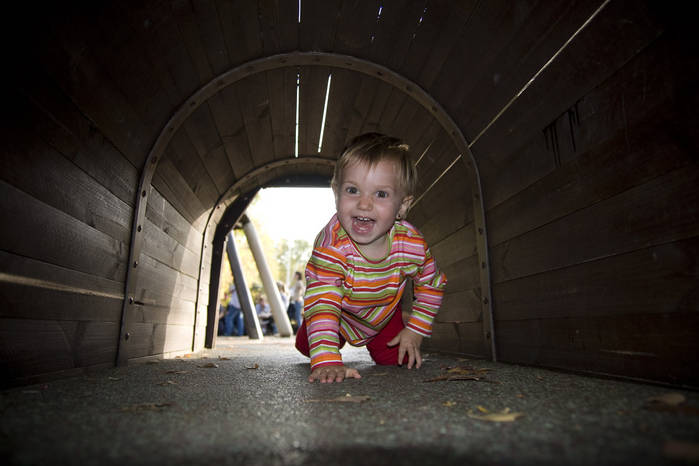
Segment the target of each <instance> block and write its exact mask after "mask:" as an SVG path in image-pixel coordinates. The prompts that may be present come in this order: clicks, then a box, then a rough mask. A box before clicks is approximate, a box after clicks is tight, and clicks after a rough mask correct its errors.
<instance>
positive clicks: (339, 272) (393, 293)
mask: <svg viewBox="0 0 699 466" xmlns="http://www.w3.org/2000/svg"><path fill="white" fill-rule="evenodd" d="M389 235H390V236H389V242H390V250H389V253H388V254H387V255H386V257H385V258H383V259H380V260H376V261H374V260H370V259H367V258H366V257H364V256H363V255H362V254H361V252H359V249H358V248H357V247H356V245H355V244H354V243H353V242H352V240H351V239H350V237H349V236H348V235H347V233H346V232H345V230H344V229H343V228H342V226H341V225H340V222H339V221H338V220H337V216H333V218H332V219H331V220H330V222H329V223H328V224H327V225H326V226H325V228H323V230H322V231H321V232H320V233H319V234H318V237H317V238H316V241H315V244H314V248H313V253H312V255H311V259H310V260H309V262H308V265H307V266H306V282H307V283H306V294H305V298H304V320H305V321H306V325H307V329H308V343H309V347H310V356H311V370H313V369H315V368H316V367H320V366H323V365H330V364H342V357H341V356H340V351H339V347H340V335H342V336H343V337H344V338H345V340H347V341H348V342H349V343H350V344H351V345H354V346H361V345H365V344H367V343H368V342H369V341H370V340H371V339H372V338H373V337H374V336H375V335H376V334H377V333H379V331H381V329H382V328H383V327H384V326H385V325H386V324H387V323H388V321H389V320H390V319H391V317H392V316H393V313H394V312H395V310H396V308H397V306H398V304H399V302H400V299H401V296H402V294H403V290H404V288H405V284H406V279H407V278H408V277H410V278H412V279H413V283H414V290H413V293H414V298H415V301H414V303H413V309H412V314H411V316H410V319H409V320H408V322H407V324H406V327H407V328H409V329H410V330H412V331H414V332H416V333H418V334H420V335H423V336H425V337H429V336H430V335H431V334H432V321H433V320H434V317H435V315H436V314H437V311H438V310H439V307H440V305H441V303H442V295H443V294H444V288H445V286H446V277H445V276H444V274H443V273H441V272H440V271H439V270H438V269H437V264H436V263H435V261H434V259H433V258H432V255H431V254H430V251H429V249H428V247H427V244H426V243H425V240H424V238H423V237H422V235H421V234H420V232H418V231H417V229H416V228H415V227H414V226H412V225H411V224H409V223H408V222H406V221H398V222H395V223H394V225H393V228H392V229H391V231H390V232H389Z"/></svg>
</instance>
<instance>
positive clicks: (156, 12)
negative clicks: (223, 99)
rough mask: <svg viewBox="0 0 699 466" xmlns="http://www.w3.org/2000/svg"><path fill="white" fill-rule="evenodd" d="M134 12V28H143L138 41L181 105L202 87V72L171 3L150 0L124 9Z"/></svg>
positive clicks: (165, 84)
mask: <svg viewBox="0 0 699 466" xmlns="http://www.w3.org/2000/svg"><path fill="white" fill-rule="evenodd" d="M122 10H124V11H125V13H126V14H130V15H131V18H132V19H131V21H132V23H133V24H134V27H133V28H134V30H143V31H144V32H143V36H142V37H141V38H140V40H138V39H137V43H138V44H140V47H141V48H143V49H144V51H145V53H146V54H147V57H148V61H149V62H150V63H151V70H152V71H151V72H152V73H154V74H156V75H157V76H159V78H160V81H161V83H162V86H163V88H165V89H170V93H171V94H172V99H173V102H172V103H173V105H179V104H180V103H181V102H183V101H184V100H185V98H186V97H188V96H190V95H192V94H193V93H194V91H196V90H197V89H198V88H199V86H200V80H199V75H198V73H197V70H196V68H195V66H194V64H193V63H192V59H191V57H190V55H189V53H188V51H187V48H186V47H185V45H184V43H183V40H182V35H181V34H180V31H179V28H178V25H177V22H176V21H175V20H174V19H173V13H172V6H171V5H170V4H169V3H165V2H163V3H158V2H149V3H148V4H147V5H142V6H141V5H131V6H130V7H129V8H122Z"/></svg>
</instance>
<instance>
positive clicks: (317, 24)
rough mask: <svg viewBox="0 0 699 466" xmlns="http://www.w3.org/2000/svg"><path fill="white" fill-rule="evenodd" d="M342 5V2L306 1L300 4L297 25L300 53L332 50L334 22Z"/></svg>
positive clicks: (327, 0) (331, 0) (332, 0)
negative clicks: (299, 18) (299, 20)
mask: <svg viewBox="0 0 699 466" xmlns="http://www.w3.org/2000/svg"><path fill="white" fill-rule="evenodd" d="M295 3H296V2H295ZM342 3H343V2H342V0H306V1H305V2H303V3H302V6H301V24H299V49H300V50H301V51H303V52H307V51H327V50H333V48H334V47H333V44H334V42H335V28H336V27H337V24H336V22H337V20H338V12H339V11H340V6H341V5H342Z"/></svg>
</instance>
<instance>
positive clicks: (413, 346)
mask: <svg viewBox="0 0 699 466" xmlns="http://www.w3.org/2000/svg"><path fill="white" fill-rule="evenodd" d="M421 344H422V335H418V334H417V333H415V332H413V331H411V330H408V329H407V328H404V329H403V330H401V331H400V332H399V333H398V335H396V336H395V337H393V340H391V341H389V342H388V343H387V345H388V346H396V345H400V346H398V365H399V366H400V365H402V364H403V358H404V357H405V354H406V353H407V354H408V369H411V368H412V367H413V363H415V369H419V368H420V366H421V365H422V356H420V345H421Z"/></svg>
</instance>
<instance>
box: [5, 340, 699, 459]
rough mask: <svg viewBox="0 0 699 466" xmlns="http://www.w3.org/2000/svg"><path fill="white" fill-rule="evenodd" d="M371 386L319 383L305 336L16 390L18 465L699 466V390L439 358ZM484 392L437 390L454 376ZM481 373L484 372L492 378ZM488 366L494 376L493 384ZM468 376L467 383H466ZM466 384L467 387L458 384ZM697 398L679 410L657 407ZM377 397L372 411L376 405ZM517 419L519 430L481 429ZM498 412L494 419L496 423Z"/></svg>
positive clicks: (235, 344) (360, 361) (358, 355)
mask: <svg viewBox="0 0 699 466" xmlns="http://www.w3.org/2000/svg"><path fill="white" fill-rule="evenodd" d="M343 354H344V358H345V361H346V362H347V363H348V364H349V365H351V366H353V367H356V368H358V369H359V370H360V372H361V374H362V375H363V377H362V379H359V380H348V381H345V382H342V383H339V384H338V383H335V384H309V383H308V382H307V381H306V377H307V374H308V361H307V359H306V358H304V357H303V356H301V355H299V354H297V353H296V351H295V350H294V349H293V345H292V341H291V339H289V338H278V337H272V338H270V337H266V338H265V341H264V342H263V343H256V342H252V341H250V340H248V339H246V338H231V337H229V338H219V342H218V346H217V348H216V349H215V350H206V351H203V352H201V353H198V354H195V355H189V356H190V357H181V358H177V359H169V360H159V361H157V362H156V361H151V362H139V363H132V364H130V365H129V366H128V367H120V368H110V369H102V370H96V371H92V372H90V373H88V374H85V375H80V376H75V377H71V378H65V379H61V380H56V381H51V382H48V383H42V384H37V385H31V386H25V387H18V388H12V389H7V390H3V391H2V392H0V413H1V415H2V421H1V423H0V460H2V462H3V464H13V465H15V464H16V465H45V464H46V465H48V464H76V465H78V464H80V465H117V464H119V465H127V464H131V465H159V464H173V465H180V464H181V465H185V464H211V465H237V464H240V465H321V464H323V465H325V464H332V465H439V466H446V465H457V464H458V465H467V464H468V465H530V464H543V465H568V464H570V465H627V464H633V465H674V464H677V465H683V464H697V463H699V452H698V451H697V450H698V449H699V446H698V444H699V415H698V414H697V413H698V411H699V393H696V392H690V391H682V390H675V389H669V388H666V387H661V386H657V385H648V384H640V383H631V382H622V381H617V380H607V379H600V378H593V377H583V376H579V375H573V374H567V373H561V372H554V371H548V370H544V369H536V368H529V367H521V366H514V365H507V364H498V363H492V362H488V361H481V360H464V359H460V358H457V357H454V356H448V355H440V354H428V355H426V360H425V362H424V364H423V367H422V368H421V369H419V370H414V369H413V370H407V369H405V368H398V367H382V366H374V365H373V364H372V362H371V360H370V359H369V356H368V353H367V352H366V350H365V349H363V348H347V349H344V350H343ZM453 367H461V368H462V371H461V372H462V374H463V373H466V370H465V368H466V369H467V368H471V369H473V370H474V372H475V374H476V375H479V374H480V375H481V376H483V375H484V376H485V378H484V379H482V380H452V381H434V382H426V380H430V379H434V378H437V377H440V376H444V375H445V374H448V373H447V370H448V368H453ZM479 369H480V370H479ZM483 369H490V370H489V371H483ZM452 375H454V373H452ZM456 375H458V374H456ZM668 392H675V393H680V394H682V395H683V396H684V397H685V398H686V401H685V402H684V403H683V404H681V405H679V407H674V408H673V407H670V406H665V405H661V407H660V408H659V409H656V410H651V409H648V406H649V404H648V401H647V400H648V399H649V398H651V397H654V396H658V395H663V394H666V393H668ZM362 400H363V401H362ZM506 409H509V410H510V413H512V412H518V413H523V414H524V415H523V416H521V417H519V418H517V419H516V420H514V421H513V422H491V421H486V420H481V419H475V418H472V417H470V416H469V413H470V414H472V415H485V414H489V413H493V412H501V411H503V410H506ZM485 411H488V413H486V412H485Z"/></svg>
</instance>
